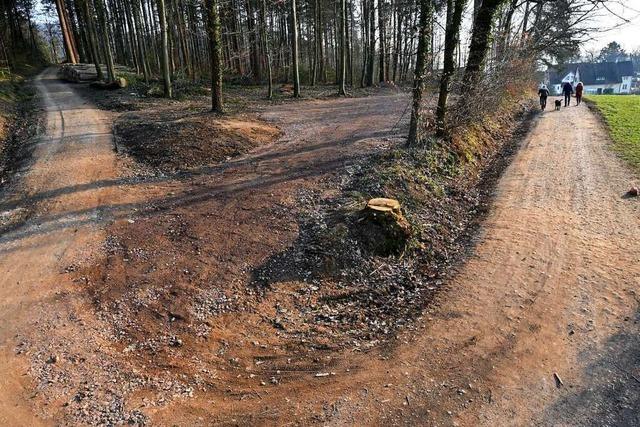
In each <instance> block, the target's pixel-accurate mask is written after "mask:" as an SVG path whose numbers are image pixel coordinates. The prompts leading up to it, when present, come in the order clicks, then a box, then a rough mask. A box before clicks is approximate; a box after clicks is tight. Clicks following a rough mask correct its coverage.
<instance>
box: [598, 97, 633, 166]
mask: <svg viewBox="0 0 640 427" xmlns="http://www.w3.org/2000/svg"><path fill="white" fill-rule="evenodd" d="M588 101H589V102H590V103H593V104H594V105H595V107H596V108H597V110H598V111H599V112H600V113H601V114H602V116H603V118H604V120H605V122H606V124H607V126H608V128H609V131H610V133H611V137H612V139H613V142H614V145H613V147H614V150H615V151H616V152H618V153H619V154H620V155H621V156H622V158H623V159H625V160H626V161H627V162H629V163H630V164H631V165H632V166H633V167H634V168H636V170H640V96H634V95H630V96H621V95H600V96H590V97H589V98H588Z"/></svg>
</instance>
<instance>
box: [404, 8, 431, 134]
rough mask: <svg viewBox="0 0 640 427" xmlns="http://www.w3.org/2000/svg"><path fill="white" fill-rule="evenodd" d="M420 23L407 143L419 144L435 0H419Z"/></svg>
mask: <svg viewBox="0 0 640 427" xmlns="http://www.w3.org/2000/svg"><path fill="white" fill-rule="evenodd" d="M419 4H420V23H419V25H418V31H419V34H418V52H417V55H416V68H415V72H414V77H413V102H412V105H411V122H410V124H409V137H408V139H407V145H417V144H420V143H422V142H423V140H424V135H423V134H422V130H423V129H422V127H423V118H422V111H421V110H422V97H423V94H424V86H425V80H426V75H425V74H426V71H427V61H428V50H429V40H430V39H431V31H432V27H431V20H432V18H433V0H419Z"/></svg>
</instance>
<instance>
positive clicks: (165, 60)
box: [158, 0, 173, 98]
mask: <svg viewBox="0 0 640 427" xmlns="http://www.w3.org/2000/svg"><path fill="white" fill-rule="evenodd" d="M158 17H159V18H160V34H161V36H160V37H161V38H162V61H161V64H162V80H163V83H164V96H166V97H167V98H171V97H172V95H173V93H172V92H173V91H172V89H171V70H170V69H169V35H168V34H167V32H168V31H167V9H166V6H165V0H158Z"/></svg>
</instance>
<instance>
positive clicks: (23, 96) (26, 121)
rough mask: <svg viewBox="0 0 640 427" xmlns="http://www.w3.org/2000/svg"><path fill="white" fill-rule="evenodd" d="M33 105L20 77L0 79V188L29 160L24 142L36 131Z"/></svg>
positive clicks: (34, 100)
mask: <svg viewBox="0 0 640 427" xmlns="http://www.w3.org/2000/svg"><path fill="white" fill-rule="evenodd" d="M25 67H26V66H25ZM25 67H22V68H23V69H24V68H25ZM28 68H29V70H31V67H28ZM33 73H35V71H29V74H33ZM37 102H38V100H37V97H36V91H35V89H34V88H33V87H32V86H31V85H30V84H28V82H27V81H26V80H25V78H24V77H23V75H20V74H12V75H10V76H5V78H1V79H0V187H1V186H2V185H3V184H4V183H5V182H6V181H7V180H8V178H9V176H10V175H11V173H12V172H13V171H15V170H17V169H18V167H19V166H20V165H21V164H22V163H23V161H24V160H26V159H27V158H28V157H29V154H30V149H31V147H30V145H29V144H27V142H28V140H29V139H30V138H31V137H33V136H34V135H35V133H36V131H37V120H36V116H37V114H38V113H37Z"/></svg>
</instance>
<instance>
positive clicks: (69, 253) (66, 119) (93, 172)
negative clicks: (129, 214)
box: [0, 69, 133, 426]
mask: <svg viewBox="0 0 640 427" xmlns="http://www.w3.org/2000/svg"><path fill="white" fill-rule="evenodd" d="M36 86H37V88H38V91H39V93H40V95H41V96H42V101H43V105H42V108H44V110H45V111H46V123H47V125H46V133H45V135H43V136H42V137H40V139H39V140H38V141H34V143H35V144H36V147H35V150H34V154H33V162H32V164H31V165H30V166H28V167H26V168H25V171H23V172H22V173H21V176H19V177H18V181H17V183H16V186H15V188H14V189H13V190H11V189H10V190H9V192H8V193H5V194H3V198H2V200H1V201H0V212H2V216H3V219H4V220H5V222H6V223H7V224H6V225H9V226H11V225H18V224H11V222H12V221H13V222H15V221H23V220H25V218H26V221H25V222H24V223H22V224H21V225H20V226H19V227H17V228H16V227H13V228H14V229H13V231H9V232H6V233H4V234H3V235H2V236H1V237H0V272H1V273H2V275H1V278H0V424H2V425H15V426H18V425H35V424H37V423H38V420H37V419H36V418H35V414H34V413H33V408H31V405H30V400H31V399H32V398H33V397H34V392H33V390H32V384H31V383H30V381H29V378H28V377H27V376H26V372H27V366H24V365H22V364H23V363H24V361H23V360H22V359H19V358H17V357H16V350H15V349H16V340H15V336H16V335H17V334H19V333H22V332H24V330H25V328H26V327H28V326H27V325H30V324H32V322H34V321H36V322H37V319H38V317H39V316H41V314H42V313H43V312H46V311H47V310H49V309H50V307H51V306H50V302H51V301H52V300H55V299H56V298H57V296H58V295H59V294H60V293H61V292H63V291H64V290H65V284H63V283H61V282H60V279H59V276H60V273H61V268H63V266H65V265H68V264H69V263H70V262H72V260H73V258H74V257H76V256H79V254H82V253H83V252H90V251H91V250H93V249H94V247H93V246H92V244H95V242H99V241H100V240H101V238H102V237H101V235H100V233H101V231H100V228H99V227H98V226H97V224H98V222H99V217H100V211H99V209H98V208H99V207H100V206H104V205H105V204H110V203H114V202H115V201H118V202H122V201H126V200H127V199H130V198H132V197H133V196H132V195H127V194H125V193H124V192H122V191H119V189H118V187H117V186H112V187H105V188H103V187H101V186H100V185H99V184H100V183H101V182H103V181H105V180H113V179H116V178H118V172H117V167H116V159H115V155H114V152H113V146H112V142H111V121H110V118H109V117H108V116H107V115H105V114H104V113H103V112H100V111H98V110H96V109H94V108H92V107H90V106H87V105H86V103H85V102H84V101H83V100H82V99H81V98H80V97H79V96H77V95H76V94H75V93H74V92H73V91H72V90H71V89H70V87H69V86H68V85H67V84H64V83H62V82H59V81H58V80H57V77H56V70H55V69H49V70H47V71H46V72H44V73H43V74H41V75H40V76H39V77H38V78H37V81H36ZM82 256H86V253H85V254H82ZM37 412H40V411H37Z"/></svg>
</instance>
